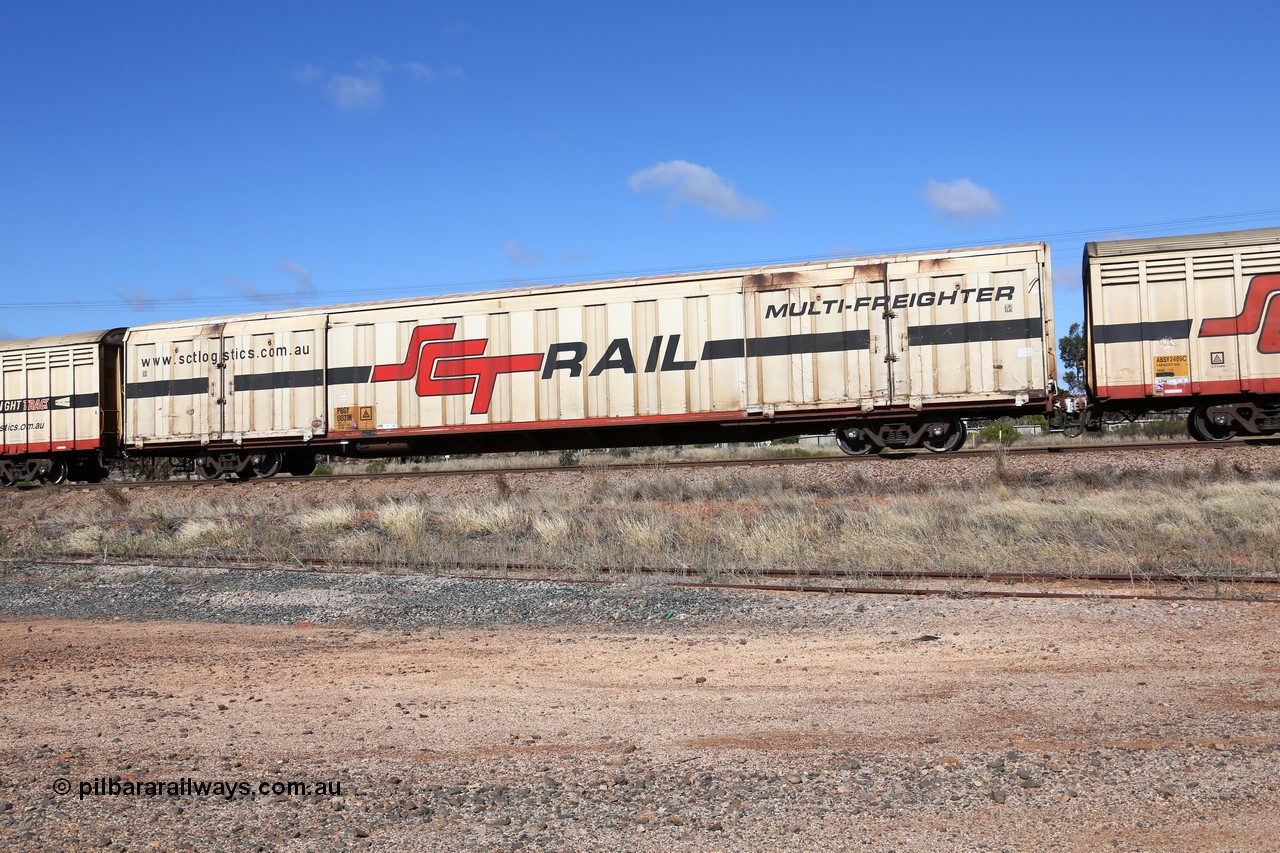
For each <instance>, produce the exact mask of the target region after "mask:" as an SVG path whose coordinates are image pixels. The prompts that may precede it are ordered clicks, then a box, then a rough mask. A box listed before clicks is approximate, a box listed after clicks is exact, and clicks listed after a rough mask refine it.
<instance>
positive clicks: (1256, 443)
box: [29, 437, 1280, 489]
mask: <svg viewBox="0 0 1280 853" xmlns="http://www.w3.org/2000/svg"><path fill="white" fill-rule="evenodd" d="M1239 447H1254V448H1280V437H1277V438H1249V439H1233V440H1231V441H1224V442H1200V441H1190V440H1188V441H1142V442H1137V441H1135V442H1106V443H1083V444H1074V445H1068V444H1063V445H1042V446H1037V447H1016V446H1010V447H1005V446H999V447H977V448H966V449H961V450H957V451H954V452H951V453H945V454H936V453H930V452H929V451H927V450H919V449H911V450H895V451H888V452H885V453H881V454H868V455H866V456H845V455H840V456H835V455H832V456H786V457H775V458H762V459H715V460H674V461H666V462H613V463H609V464H607V465H568V466H561V465H535V466H520V467H511V468H485V469H480V470H475V469H457V470H437V471H384V472H379V473H363V472H362V473H351V474H318V475H317V474H312V475H309V476H306V477H268V478H250V479H247V480H237V479H225V478H219V479H214V480H134V481H125V480H111V481H106V482H102V483H66V484H63V485H60V486H58V488H64V489H110V488H153V487H154V488H202V487H206V488H207V487H219V486H244V487H255V486H267V485H287V484H290V483H308V482H348V481H360V480H396V479H400V480H405V479H430V478H434V477H484V476H490V477H491V476H495V475H499V474H501V475H519V474H548V473H562V474H563V473H579V474H593V473H596V472H607V471H618V472H634V471H652V470H655V469H661V470H667V469H685V468H690V469H694V468H715V467H721V468H750V467H759V466H770V465H848V464H871V463H877V462H879V463H884V464H894V463H901V462H906V461H912V460H918V459H928V460H946V459H966V458H982V457H987V456H997V455H1005V456H1017V457H1022V456H1028V457H1033V456H1050V455H1058V454H1068V455H1077V454H1085V455H1088V454H1091V453H1115V452H1131V451H1138V450H1160V451H1174V450H1191V451H1200V452H1205V453H1213V452H1221V451H1222V450H1226V449H1230V448H1239ZM29 488H35V486H30V487H29Z"/></svg>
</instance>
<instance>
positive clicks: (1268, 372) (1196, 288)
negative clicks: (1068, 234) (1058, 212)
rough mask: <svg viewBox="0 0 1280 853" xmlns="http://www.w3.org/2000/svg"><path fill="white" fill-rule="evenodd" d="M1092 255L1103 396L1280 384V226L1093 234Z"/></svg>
mask: <svg viewBox="0 0 1280 853" xmlns="http://www.w3.org/2000/svg"><path fill="white" fill-rule="evenodd" d="M1085 260H1086V268H1087V272H1088V281H1087V282H1086V288H1087V298H1088V301H1087V315H1088V319H1089V323H1088V326H1089V344H1090V357H1091V363H1090V365H1089V377H1090V383H1091V387H1092V389H1093V391H1094V393H1095V394H1096V395H1097V396H1098V397H1099V398H1100V399H1102V400H1117V401H1124V400H1144V399H1146V400H1159V401H1161V404H1163V405H1164V406H1169V407H1178V406H1182V405H1188V406H1189V405H1192V404H1193V402H1194V398H1195V397H1196V396H1200V395H1232V394H1239V393H1253V394H1271V393H1276V392H1278V391H1280V319H1277V318H1280V302H1276V301H1275V300H1274V299H1273V297H1274V295H1275V294H1276V293H1280V229H1264V230H1258V231H1250V232H1229V233H1225V234H1216V235H1193V236H1191V237H1185V238H1168V239H1167V240H1163V241H1161V240H1137V241H1115V242H1111V243H1097V244H1090V246H1089V247H1088V248H1087V249H1086V254H1085ZM1273 312H1275V313H1274V314H1273Z"/></svg>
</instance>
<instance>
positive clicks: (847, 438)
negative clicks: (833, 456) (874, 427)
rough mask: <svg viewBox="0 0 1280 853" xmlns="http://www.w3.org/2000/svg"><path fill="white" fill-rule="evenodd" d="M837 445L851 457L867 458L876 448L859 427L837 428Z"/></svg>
mask: <svg viewBox="0 0 1280 853" xmlns="http://www.w3.org/2000/svg"><path fill="white" fill-rule="evenodd" d="M836 444H837V445H838V446H839V447H840V449H841V450H843V451H844V452H845V453H847V454H849V455H850V456H865V455H866V454H867V453H870V452H871V448H873V447H875V446H876V445H875V442H874V441H872V440H871V439H870V438H868V437H867V431H866V430H864V429H861V428H859V427H836Z"/></svg>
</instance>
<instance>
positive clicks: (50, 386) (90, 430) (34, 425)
mask: <svg viewBox="0 0 1280 853" xmlns="http://www.w3.org/2000/svg"><path fill="white" fill-rule="evenodd" d="M108 334H109V333H107V332H93V333H84V334H79V335H70V336H66V337H62V338H42V339H34V340H31V341H12V342H4V343H3V344H0V452H3V453H4V454H7V455H17V454H24V453H33V454H44V453H55V454H56V453H62V452H66V451H83V450H92V449H95V448H97V447H99V446H100V445H101V443H102V439H103V423H102V417H101V413H102V404H103V398H104V396H106V397H108V398H109V399H108V402H109V403H110V404H111V405H114V400H115V394H114V390H113V389H110V388H106V389H104V388H103V387H102V377H103V363H104V362H103V359H106V358H114V356H112V355H110V354H109V353H108V352H107V348H106V346H105V344H104V343H103V339H104V338H105V337H106V336H107V335H108ZM112 438H113V439H114V434H113V435H112Z"/></svg>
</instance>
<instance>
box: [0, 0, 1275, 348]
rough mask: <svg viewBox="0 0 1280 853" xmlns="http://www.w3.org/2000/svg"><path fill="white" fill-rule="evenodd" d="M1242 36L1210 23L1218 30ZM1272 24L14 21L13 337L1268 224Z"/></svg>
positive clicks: (10, 110) (526, 12) (715, 18)
mask: <svg viewBox="0 0 1280 853" xmlns="http://www.w3.org/2000/svg"><path fill="white" fill-rule="evenodd" d="M1228 8H1229V9H1230V14H1225V12H1226V11H1227V9H1228ZM1277 25H1280V12H1278V11H1276V7H1275V6H1274V5H1273V4H1264V3H1240V4H1232V5H1231V6H1230V7H1225V6H1221V5H1217V6H1215V5H1211V4H1204V3H1195V4H1192V3H1169V2H1162V3H1125V2H1108V3H1071V4H1034V3H1008V4H1002V3H981V2H978V3H966V4H953V3H916V4H860V3H804V2H799V3H793V4H768V5H766V4H751V3H741V2H736V3H727V2H726V3H711V2H707V3H690V2H683V3H664V2H644V3H634V4H601V3H537V4H535V3H474V2H473V3H459V4H449V3H443V2H442V3H430V4H426V3H420V4H415V3H377V2H373V3H359V4H357V3H345V2H344V3H337V2H331V3H322V2H321V3H310V2H309V3H286V2H275V3H254V4H248V3H239V2H223V3H218V4H203V5H197V4H185V3H128V2H125V3H120V4H107V3H97V2H93V3H87V2H86V3H74V2H72V3H9V4H6V9H5V12H4V25H3V27H0V79H3V80H4V81H5V82H4V84H3V85H2V86H0V336H4V337H34V336H39V335H46V334H57V333H63V332H72V331H82V330H90V329H100V328H107V327H111V326H123V325H130V324H137V323H144V322H152V321H157V320H166V319H174V318H182V317H197V316H210V315H217V314H228V313H238V312H242V311H254V310H265V309H269V308H273V307H285V306H296V305H311V304H316V305H319V304H329V303H336V302H349V301H360V300H364V299H380V298H398V297H405V296H412V295H415V294H436V293H449V292H462V291H466V290H477V289H489V288H493V287H502V286H506V285H508V284H514V283H524V282H528V281H534V282H547V283H553V282H561V281H572V280H582V279H594V278H612V277H618V276H626V275H634V274H645V273H651V272H666V271H674V270H692V269H711V268H718V267H728V266H748V265H754V264H759V263H769V262H775V261H790V260H799V259H806V258H812V257H819V256H835V255H861V254H872V253H876V252H883V251H893V250H901V249H916V248H929V247H939V248H942V247H952V246H966V245H985V244H991V243H1000V242H1011V241H1020V240H1033V239H1046V240H1048V241H1049V242H1050V243H1051V244H1052V248H1053V252H1054V262H1055V286H1056V288H1057V291H1058V313H1059V318H1058V325H1059V332H1060V333H1061V332H1065V330H1066V326H1067V324H1068V323H1069V322H1071V320H1073V319H1079V316H1080V313H1081V309H1080V297H1079V293H1078V290H1079V279H1080V275H1079V266H1080V251H1081V248H1082V245H1083V243H1084V242H1085V241H1087V240H1096V239H1108V238H1112V237H1123V236H1134V237H1140V236H1155V235H1159V234H1176V233H1194V232H1199V231H1219V230H1230V229H1234V228H1248V227H1264V226H1273V225H1280V156H1278V155H1277V140H1280V127H1278V125H1280V110H1277V108H1276V104H1277V101H1278V100H1280V85H1278V84H1280V70H1277V67H1276V64H1275V58H1274V57H1275V44H1274V40H1275V33H1276V32H1277V29H1278V26H1277Z"/></svg>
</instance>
